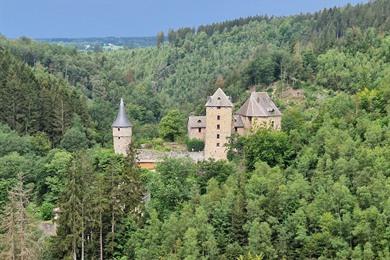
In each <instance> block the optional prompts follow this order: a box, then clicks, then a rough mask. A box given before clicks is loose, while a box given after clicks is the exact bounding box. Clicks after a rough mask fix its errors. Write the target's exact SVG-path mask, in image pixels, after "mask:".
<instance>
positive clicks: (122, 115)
mask: <svg viewBox="0 0 390 260" xmlns="http://www.w3.org/2000/svg"><path fill="white" fill-rule="evenodd" d="M132 126H133V125H132V124H131V123H130V121H129V119H128V118H127V115H126V110H125V104H124V103H123V98H121V103H120V104H119V111H118V115H117V116H116V119H115V121H114V123H112V127H123V128H127V127H132Z"/></svg>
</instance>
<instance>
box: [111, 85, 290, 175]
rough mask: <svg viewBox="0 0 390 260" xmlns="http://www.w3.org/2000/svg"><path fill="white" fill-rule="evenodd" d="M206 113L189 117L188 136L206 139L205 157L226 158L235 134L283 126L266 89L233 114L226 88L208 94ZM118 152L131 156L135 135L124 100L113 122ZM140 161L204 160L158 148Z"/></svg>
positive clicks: (147, 163)
mask: <svg viewBox="0 0 390 260" xmlns="http://www.w3.org/2000/svg"><path fill="white" fill-rule="evenodd" d="M205 106H206V115H205V116H190V117H189V118H188V137H189V138H191V139H193V138H196V139H199V140H202V141H204V143H205V148H204V153H203V156H201V157H203V159H206V160H207V159H215V160H226V157H227V148H226V144H227V142H228V140H229V138H230V137H231V136H232V134H238V135H244V134H246V133H248V132H250V131H251V130H252V129H257V128H259V127H264V128H272V129H276V130H278V129H280V128H281V116H282V114H281V113H280V111H279V109H278V108H277V107H276V105H275V104H274V102H272V100H271V98H270V97H269V96H268V94H267V93H266V92H252V93H251V95H250V97H249V98H248V99H247V100H246V101H245V103H244V104H243V105H242V106H241V108H240V109H239V110H238V111H237V112H236V113H233V110H234V106H233V103H232V101H231V99H230V97H228V96H226V94H225V93H224V92H223V90H222V89H220V88H218V89H217V91H215V93H214V94H213V95H212V96H210V97H208V99H207V102H206V105H205ZM112 135H113V143H114V151H115V153H118V154H123V155H127V153H128V149H129V145H130V144H131V141H132V140H131V138H132V124H131V122H130V121H129V119H128V117H127V114H126V110H125V105H124V102H123V99H121V101H120V104H119V111H118V115H117V117H116V119H115V121H114V123H113V124H112ZM139 154H140V155H139V158H138V164H139V165H140V166H141V167H143V168H149V169H153V168H154V167H155V164H156V163H157V162H158V161H161V160H162V158H163V157H164V156H165V157H191V158H193V159H194V160H196V161H198V160H201V159H200V157H199V154H198V153H191V152H190V153H188V152H182V153H170V154H165V155H164V154H158V155H156V152H155V151H145V150H142V149H141V150H140V151H139Z"/></svg>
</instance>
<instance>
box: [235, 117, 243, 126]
mask: <svg viewBox="0 0 390 260" xmlns="http://www.w3.org/2000/svg"><path fill="white" fill-rule="evenodd" d="M233 118H234V123H233V126H234V127H237V128H243V127H244V122H242V118H241V116H240V115H233Z"/></svg>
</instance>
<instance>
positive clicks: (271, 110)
mask: <svg viewBox="0 0 390 260" xmlns="http://www.w3.org/2000/svg"><path fill="white" fill-rule="evenodd" d="M267 111H268V112H274V111H275V109H273V108H272V107H269V108H267Z"/></svg>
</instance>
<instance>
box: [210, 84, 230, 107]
mask: <svg viewBox="0 0 390 260" xmlns="http://www.w3.org/2000/svg"><path fill="white" fill-rule="evenodd" d="M206 107H233V104H232V102H231V101H230V98H229V97H228V96H226V94H225V92H223V90H222V89H221V88H218V89H217V91H215V93H214V95H212V96H210V97H208V99H207V103H206Z"/></svg>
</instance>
